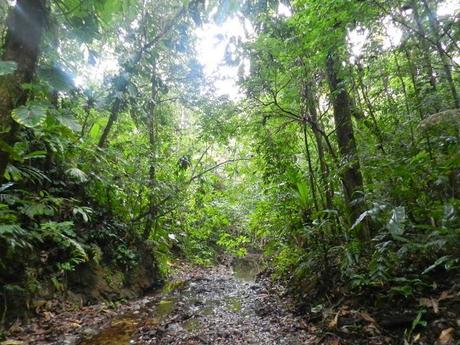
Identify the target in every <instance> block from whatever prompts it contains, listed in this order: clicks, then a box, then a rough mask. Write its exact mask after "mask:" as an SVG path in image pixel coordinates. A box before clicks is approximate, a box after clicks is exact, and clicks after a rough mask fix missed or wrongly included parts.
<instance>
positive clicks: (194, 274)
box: [1, 264, 317, 345]
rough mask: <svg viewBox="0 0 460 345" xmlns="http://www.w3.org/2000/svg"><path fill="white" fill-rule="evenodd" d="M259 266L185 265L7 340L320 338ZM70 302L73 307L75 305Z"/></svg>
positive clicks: (88, 342) (71, 344)
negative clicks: (137, 290)
mask: <svg viewBox="0 0 460 345" xmlns="http://www.w3.org/2000/svg"><path fill="white" fill-rule="evenodd" d="M256 273H257V272H256V269H255V268H254V267H253V266H251V265H249V264H242V265H240V266H239V267H238V268H235V270H234V269H232V268H228V267H226V266H222V265H221V266H216V267H214V268H208V269H206V268H200V267H193V268H191V267H185V268H182V269H180V270H179V272H178V273H177V274H176V275H175V277H174V279H173V280H172V281H171V282H169V283H168V284H166V286H165V287H164V288H163V290H162V291H158V292H156V293H153V294H151V295H149V296H146V297H144V298H141V299H138V300H133V301H129V302H126V303H123V304H120V305H118V306H114V305H107V304H104V303H102V304H98V305H94V306H86V307H80V308H76V309H75V310H70V311H69V310H67V311H61V312H56V311H42V312H41V313H40V314H39V316H38V317H37V318H36V319H33V320H31V322H30V323H29V324H28V325H21V324H20V323H19V322H18V323H16V324H15V325H13V326H12V327H11V328H10V331H9V335H10V338H9V339H8V340H7V341H6V342H4V343H1V344H2V345H3V344H8V345H16V344H18V345H19V344H37V345H38V344H56V345H57V344H59V345H76V344H82V345H109V344H110V345H128V344H178V345H179V344H180V345H185V344H187V345H193V344H232V345H237V344H273V345H275V344H293V345H294V344H315V343H317V342H315V339H316V336H315V335H313V333H312V332H309V330H308V328H309V326H308V325H307V324H306V323H305V321H304V320H303V319H301V318H300V317H298V316H295V315H294V312H293V310H294V305H293V304H292V303H290V302H289V301H287V300H285V299H283V298H281V297H279V296H280V294H279V293H277V291H275V290H276V287H275V286H269V285H265V284H263V283H256V281H255V276H256ZM67 309H68V308H67Z"/></svg>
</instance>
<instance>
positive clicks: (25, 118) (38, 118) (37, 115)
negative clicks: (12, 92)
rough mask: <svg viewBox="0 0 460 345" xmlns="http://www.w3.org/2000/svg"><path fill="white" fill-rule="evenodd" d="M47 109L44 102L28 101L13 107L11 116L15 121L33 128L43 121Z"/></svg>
mask: <svg viewBox="0 0 460 345" xmlns="http://www.w3.org/2000/svg"><path fill="white" fill-rule="evenodd" d="M47 111H48V108H47V106H46V105H44V104H40V103H29V104H28V105H21V106H20V107H18V108H16V109H14V110H13V112H12V113H11V116H12V118H13V119H14V120H15V121H16V122H17V123H19V124H21V125H23V126H25V127H29V128H33V127H37V126H40V125H41V124H43V122H45V119H46V113H47Z"/></svg>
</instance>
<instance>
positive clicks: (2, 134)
mask: <svg viewBox="0 0 460 345" xmlns="http://www.w3.org/2000/svg"><path fill="white" fill-rule="evenodd" d="M47 19H48V9H47V1H46V0H17V2H16V5H15V6H14V7H12V8H11V9H10V11H9V13H8V19H7V26H8V27H7V33H6V40H5V46H4V54H3V56H2V60H4V61H14V62H16V64H17V69H16V71H15V73H13V74H10V75H6V76H3V77H0V142H1V143H3V145H6V147H11V146H12V145H13V144H14V143H15V142H16V136H17V132H18V130H19V125H18V124H17V123H16V122H15V121H13V119H12V118H11V112H12V111H13V109H14V108H16V107H18V106H20V105H24V104H25V103H26V101H27V98H28V93H27V92H26V91H24V90H23V89H22V87H21V85H22V84H24V83H30V82H32V80H33V78H34V74H35V69H36V66H37V60H38V56H39V53H40V50H39V48H40V43H41V40H42V33H43V31H44V30H45V26H46V22H47ZM9 158H10V155H9V152H8V150H7V149H6V150H5V149H1V150H0V184H1V183H2V182H3V181H4V175H5V171H6V168H7V166H8V162H9Z"/></svg>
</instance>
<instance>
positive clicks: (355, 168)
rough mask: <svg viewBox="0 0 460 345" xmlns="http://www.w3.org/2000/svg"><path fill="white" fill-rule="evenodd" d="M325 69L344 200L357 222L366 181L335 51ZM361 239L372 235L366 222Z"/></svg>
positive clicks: (361, 207)
mask: <svg viewBox="0 0 460 345" xmlns="http://www.w3.org/2000/svg"><path fill="white" fill-rule="evenodd" d="M326 72H327V78H328V82H329V88H330V92H331V98H332V105H333V108H334V122H335V131H336V136H337V143H338V146H339V152H340V155H341V158H342V161H343V162H344V163H345V166H344V168H343V172H342V184H343V189H344V194H345V201H346V203H347V206H348V208H349V210H350V215H351V218H352V219H351V220H352V222H354V221H355V220H356V219H357V218H358V217H359V216H360V215H361V213H362V212H363V211H364V202H363V198H362V196H361V195H360V193H362V192H363V191H364V184H363V177H362V175H361V170H360V164H359V159H358V151H357V148H356V142H355V137H354V131H353V122H352V119H351V117H352V101H351V99H350V96H349V95H348V92H347V90H346V89H345V88H344V80H343V79H342V78H341V77H340V62H337V61H336V58H335V57H334V53H333V52H330V53H329V54H328V56H327V67H326ZM360 239H361V240H362V241H368V240H369V239H370V234H369V228H368V226H367V224H366V223H363V224H362V226H361V229H360Z"/></svg>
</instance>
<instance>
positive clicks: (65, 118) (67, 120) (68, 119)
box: [56, 112, 81, 132]
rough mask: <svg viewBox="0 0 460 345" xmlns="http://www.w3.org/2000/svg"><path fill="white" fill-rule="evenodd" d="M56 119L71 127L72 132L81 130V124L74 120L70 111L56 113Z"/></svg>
mask: <svg viewBox="0 0 460 345" xmlns="http://www.w3.org/2000/svg"><path fill="white" fill-rule="evenodd" d="M56 119H57V120H58V121H59V123H60V124H61V125H63V126H65V127H67V128H69V129H71V130H72V131H74V132H80V131H81V125H80V124H79V123H78V121H77V120H75V117H73V115H72V114H71V113H70V112H65V113H63V114H62V113H61V114H58V115H57V116H56Z"/></svg>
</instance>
